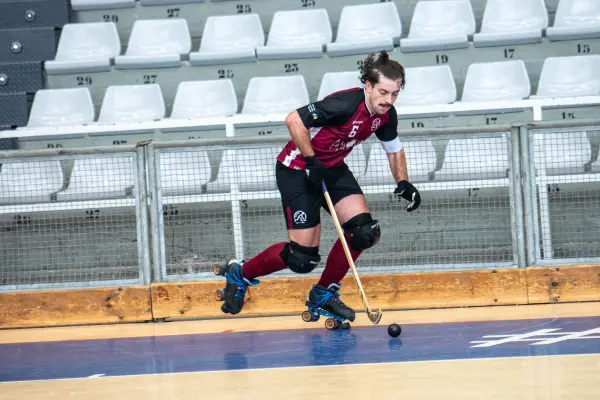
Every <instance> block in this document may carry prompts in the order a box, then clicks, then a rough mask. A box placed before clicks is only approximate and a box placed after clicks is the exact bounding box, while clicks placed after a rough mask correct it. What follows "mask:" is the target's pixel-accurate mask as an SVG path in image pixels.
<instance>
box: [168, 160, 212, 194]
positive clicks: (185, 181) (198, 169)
mask: <svg viewBox="0 0 600 400" xmlns="http://www.w3.org/2000/svg"><path fill="white" fill-rule="evenodd" d="M210 175H211V167H210V161H209V159H208V155H207V153H206V151H198V150H193V151H181V150H177V151H176V152H171V151H164V152H161V153H160V182H161V183H160V185H161V193H162V195H163V196H178V195H193V194H200V193H202V191H203V185H206V184H207V183H208V181H209V180H210Z"/></svg>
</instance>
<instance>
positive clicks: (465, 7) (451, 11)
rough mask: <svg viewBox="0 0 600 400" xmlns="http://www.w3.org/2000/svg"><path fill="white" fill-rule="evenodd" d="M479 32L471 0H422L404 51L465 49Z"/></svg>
mask: <svg viewBox="0 0 600 400" xmlns="http://www.w3.org/2000/svg"><path fill="white" fill-rule="evenodd" d="M474 33H475V16H474V15H473V8H472V7H471V3H470V2H469V0H452V1H439V0H437V1H419V2H418V3H417V6H416V8H415V12H414V14H413V17H412V22H411V25H410V32H409V34H408V37H407V38H404V39H401V40H400V48H401V49H402V51H403V52H405V53H406V52H414V51H433V50H449V49H462V48H467V47H469V37H470V36H472V35H473V34H474Z"/></svg>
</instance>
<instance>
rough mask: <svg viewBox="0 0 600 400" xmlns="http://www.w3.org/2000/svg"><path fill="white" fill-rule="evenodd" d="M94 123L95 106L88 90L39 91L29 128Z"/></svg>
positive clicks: (32, 109) (30, 114)
mask: <svg viewBox="0 0 600 400" xmlns="http://www.w3.org/2000/svg"><path fill="white" fill-rule="evenodd" d="M93 121H94V104H93V103H92V96H91V95H90V91H89V90H88V88H73V89H43V90H38V91H37V92H36V94H35V97H34V99H33V104H32V106H31V112H30V113H29V122H28V123H27V126H28V127H33V126H56V125H83V124H88V123H90V122H93Z"/></svg>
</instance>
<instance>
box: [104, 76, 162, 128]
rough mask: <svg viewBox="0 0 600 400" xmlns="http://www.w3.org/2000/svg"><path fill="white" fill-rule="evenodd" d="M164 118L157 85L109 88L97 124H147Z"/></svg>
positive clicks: (160, 95)
mask: <svg viewBox="0 0 600 400" xmlns="http://www.w3.org/2000/svg"><path fill="white" fill-rule="evenodd" d="M164 116H165V103H164V100H163V97H162V94H161V90H160V86H159V85H157V84H149V85H124V86H109V87H108V88H107V89H106V93H105V94H104V100H103V101H102V108H101V109H100V115H99V117H98V122H101V123H113V122H148V121H154V120H159V119H162V118H164Z"/></svg>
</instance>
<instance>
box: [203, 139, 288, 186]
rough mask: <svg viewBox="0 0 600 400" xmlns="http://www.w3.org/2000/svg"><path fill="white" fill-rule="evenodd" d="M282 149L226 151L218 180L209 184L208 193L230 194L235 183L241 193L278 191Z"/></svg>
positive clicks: (266, 148) (280, 147)
mask: <svg viewBox="0 0 600 400" xmlns="http://www.w3.org/2000/svg"><path fill="white" fill-rule="evenodd" d="M282 149H283V146H279V147H264V148H255V149H237V150H225V151H224V152H223V158H222V159H221V166H220V168H219V173H218V175H217V179H215V180H214V181H213V182H209V183H208V185H207V191H208V192H209V193H215V192H229V191H230V188H231V184H232V183H233V182H234V181H235V182H237V184H238V190H239V191H241V192H253V191H257V190H276V189H277V184H276V180H275V164H276V161H277V156H278V155H279V153H280V152H281V150H282Z"/></svg>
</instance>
